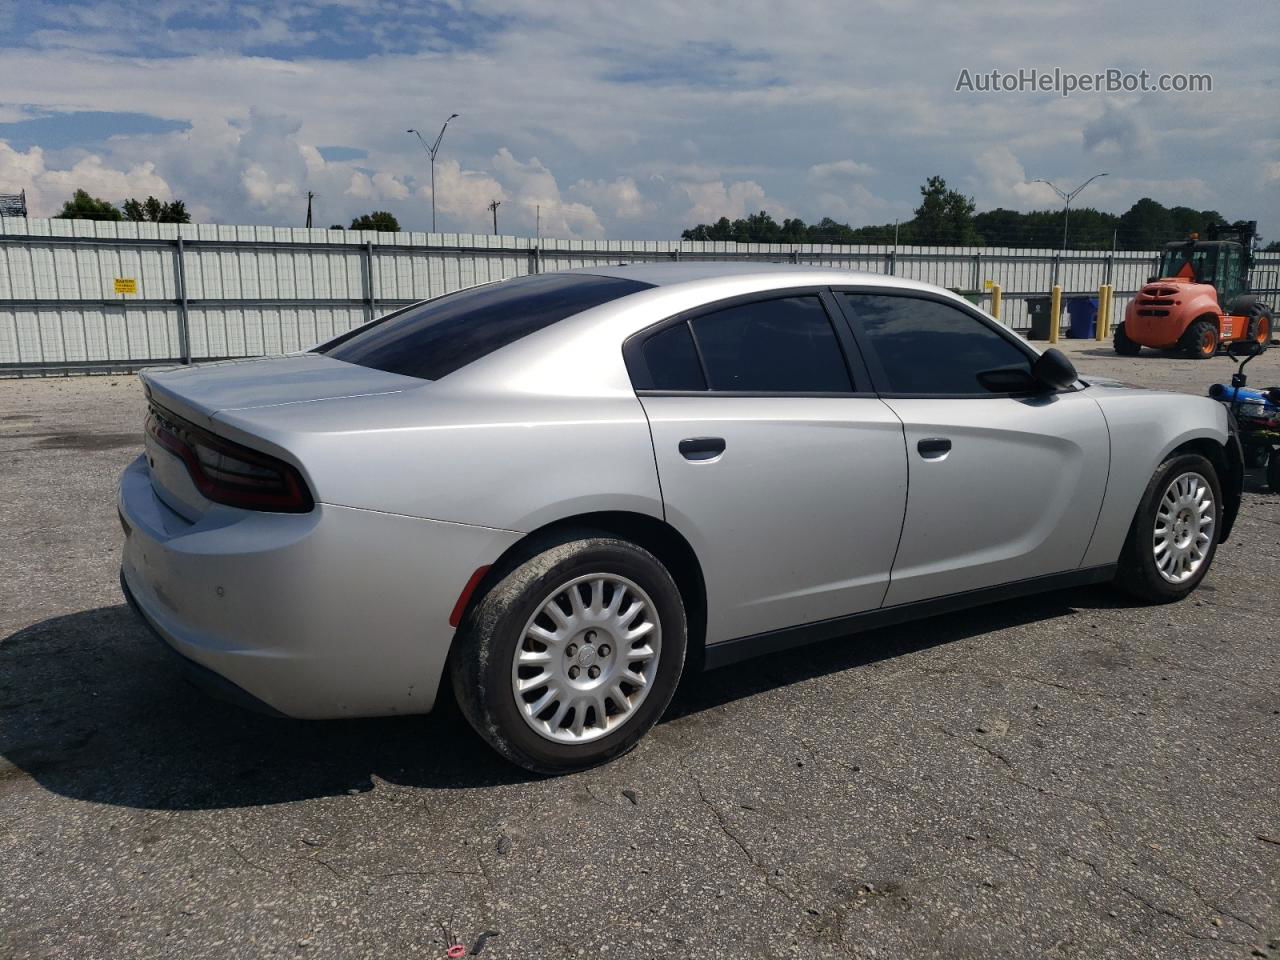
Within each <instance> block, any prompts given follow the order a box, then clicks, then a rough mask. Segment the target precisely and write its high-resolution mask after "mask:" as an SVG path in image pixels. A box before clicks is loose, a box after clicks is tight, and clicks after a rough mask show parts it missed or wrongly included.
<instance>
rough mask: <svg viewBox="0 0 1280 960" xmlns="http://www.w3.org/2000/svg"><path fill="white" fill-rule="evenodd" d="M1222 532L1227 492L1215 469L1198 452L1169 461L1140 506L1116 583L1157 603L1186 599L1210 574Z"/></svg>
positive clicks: (1121, 555)
mask: <svg viewBox="0 0 1280 960" xmlns="http://www.w3.org/2000/svg"><path fill="white" fill-rule="evenodd" d="M1221 527H1222V487H1221V485H1220V484H1219V483H1218V474H1217V471H1215V470H1214V468H1213V464H1211V463H1210V462H1209V461H1208V460H1206V459H1205V458H1204V457H1202V456H1200V455H1199V454H1195V453H1188V454H1179V455H1176V456H1173V457H1170V458H1169V459H1168V460H1166V461H1165V462H1164V463H1162V464H1160V466H1159V467H1158V468H1157V469H1156V472H1155V474H1154V475H1152V477H1151V481H1150V482H1149V483H1148V484H1147V489H1146V490H1145V491H1144V492H1143V494H1142V500H1141V501H1139V503H1138V511H1137V513H1136V514H1135V515H1134V518H1133V523H1132V524H1131V525H1130V527H1129V536H1128V538H1127V539H1126V540H1125V544H1124V548H1123V550H1121V552H1120V562H1119V565H1118V568H1117V570H1116V583H1117V584H1118V585H1119V586H1120V587H1121V588H1122V589H1124V590H1125V591H1127V592H1128V593H1131V594H1133V595H1134V596H1136V597H1139V598H1140V599H1143V600H1148V601H1151V602H1152V603H1169V602H1171V601H1174V600H1181V599H1182V598H1183V597H1185V596H1186V595H1187V594H1189V593H1190V592H1191V591H1192V590H1194V589H1195V588H1196V587H1197V586H1199V584H1200V581H1201V580H1203V579H1204V577H1205V574H1206V573H1208V572H1209V565H1210V564H1211V563H1212V562H1213V555H1214V553H1215V552H1216V551H1217V548H1218V531H1219V530H1220V529H1221Z"/></svg>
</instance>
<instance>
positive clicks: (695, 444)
mask: <svg viewBox="0 0 1280 960" xmlns="http://www.w3.org/2000/svg"><path fill="white" fill-rule="evenodd" d="M722 453H724V439H723V438H722V437H690V438H689V439H687V440H681V441H680V455H681V456H682V457H684V458H685V459H686V460H694V461H697V460H714V459H715V458H716V457H718V456H720V454H722Z"/></svg>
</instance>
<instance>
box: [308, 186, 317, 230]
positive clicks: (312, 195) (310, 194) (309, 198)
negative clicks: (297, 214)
mask: <svg viewBox="0 0 1280 960" xmlns="http://www.w3.org/2000/svg"><path fill="white" fill-rule="evenodd" d="M315 197H316V195H315V194H314V193H312V192H311V191H310V190H308V191H307V226H308V227H310V226H311V201H312V200H314V199H315Z"/></svg>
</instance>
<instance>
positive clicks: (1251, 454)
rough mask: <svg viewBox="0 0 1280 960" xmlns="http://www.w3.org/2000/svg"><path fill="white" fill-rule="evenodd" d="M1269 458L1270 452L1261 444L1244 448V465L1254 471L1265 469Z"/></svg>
mask: <svg viewBox="0 0 1280 960" xmlns="http://www.w3.org/2000/svg"><path fill="white" fill-rule="evenodd" d="M1270 457H1271V450H1270V449H1269V448H1267V447H1264V446H1262V445H1261V444H1258V445H1253V444H1250V445H1248V446H1246V447H1245V448H1244V465H1245V466H1246V467H1249V468H1250V469H1253V470H1256V469H1258V468H1259V467H1265V466H1266V465H1267V462H1268V460H1269V459H1270Z"/></svg>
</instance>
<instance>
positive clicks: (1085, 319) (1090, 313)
mask: <svg viewBox="0 0 1280 960" xmlns="http://www.w3.org/2000/svg"><path fill="white" fill-rule="evenodd" d="M1067 316H1068V317H1069V318H1070V321H1071V322H1070V326H1069V327H1068V329H1067V336H1068V337H1070V338H1071V339H1072V340H1092V339H1093V338H1094V335H1095V334H1096V333H1097V329H1098V298H1097V297H1069V298H1068V299H1067Z"/></svg>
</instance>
